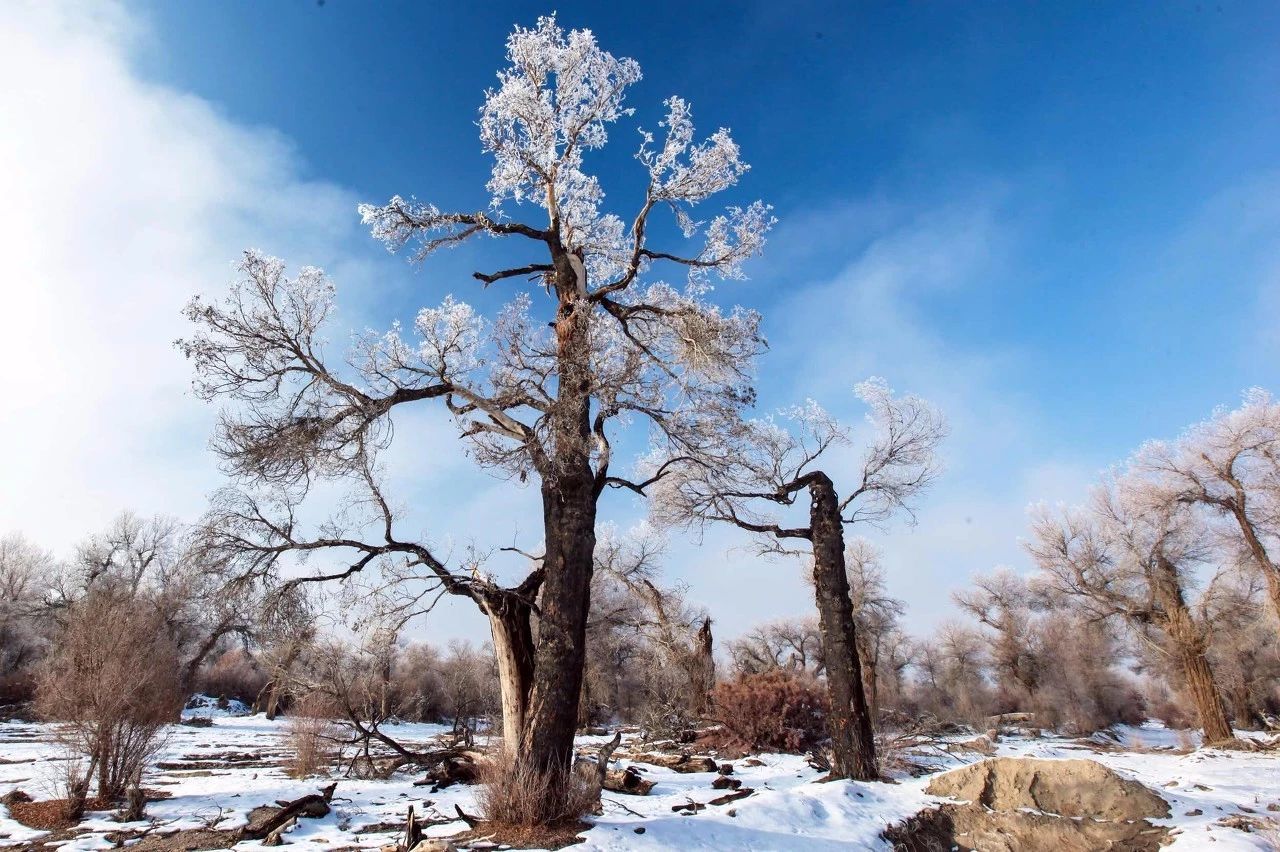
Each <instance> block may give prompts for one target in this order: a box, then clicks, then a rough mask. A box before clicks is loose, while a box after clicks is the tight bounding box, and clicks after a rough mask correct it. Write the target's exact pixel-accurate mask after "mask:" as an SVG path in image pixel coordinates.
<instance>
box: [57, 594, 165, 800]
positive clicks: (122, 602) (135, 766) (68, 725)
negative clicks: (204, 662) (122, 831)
mask: <svg viewBox="0 0 1280 852" xmlns="http://www.w3.org/2000/svg"><path fill="white" fill-rule="evenodd" d="M36 698H37V709H38V710H39V711H40V713H41V714H42V715H43V716H44V717H45V718H48V719H52V720H54V721H57V722H60V723H62V724H61V725H60V726H59V728H58V735H59V738H60V740H61V741H62V743H63V745H64V746H66V747H67V748H68V749H69V751H70V752H71V753H72V754H75V755H80V756H83V758H84V759H85V760H86V761H87V764H86V765H85V768H84V774H83V776H82V777H81V778H80V779H78V780H73V781H71V782H70V783H69V784H68V788H69V789H70V790H72V791H74V792H77V793H79V792H81V788H83V791H87V789H88V786H89V782H90V780H91V779H92V778H94V777H95V776H96V777H97V779H98V798H100V799H102V800H111V801H114V800H117V799H119V798H121V797H122V796H123V795H124V793H125V790H126V788H127V787H128V786H129V785H131V784H132V785H135V786H136V785H137V784H138V783H139V780H140V778H141V776H142V771H143V769H144V768H145V767H146V765H147V763H148V762H149V761H150V760H151V758H152V757H153V756H154V755H155V754H156V752H157V751H158V750H159V749H160V747H161V746H162V745H163V742H164V741H163V737H162V733H163V731H164V728H165V726H166V725H167V724H168V723H169V722H171V721H174V720H176V719H177V717H178V711H179V708H180V707H181V706H182V694H181V675H180V671H179V664H178V652H177V648H176V647H175V646H174V643H173V641H172V640H171V639H169V638H168V633H167V632H166V631H165V629H164V617H163V614H162V613H161V612H159V611H158V610H157V609H156V608H155V607H153V606H151V605H150V604H148V603H146V602H143V601H138V600H135V599H133V598H130V597H127V596H124V595H120V594H116V593H114V592H110V591H95V592H91V593H90V594H89V595H87V596H86V597H85V598H83V599H82V600H79V601H76V602H75V604H74V605H72V607H71V608H70V610H69V611H68V614H67V620H66V623H65V625H64V627H63V629H62V631H61V634H60V635H59V636H58V637H57V640H56V642H55V644H54V647H53V650H52V652H51V653H50V655H49V657H48V658H47V659H46V660H45V662H44V665H43V669H42V671H41V674H40V678H39V683H38V687H37V695H36ZM77 765H79V764H77Z"/></svg>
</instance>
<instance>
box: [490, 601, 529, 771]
mask: <svg viewBox="0 0 1280 852" xmlns="http://www.w3.org/2000/svg"><path fill="white" fill-rule="evenodd" d="M481 606H482V607H483V608H484V610H485V612H486V613H487V614H488V616H489V629H490V632H491V633H492V634H493V652H494V655H495V656H496V657H497V658H498V683H499V686H500V688H501V693H502V742H503V747H504V748H506V749H509V750H513V751H514V750H515V749H516V748H517V747H518V746H519V744H520V738H521V736H522V734H523V732H524V726H525V719H526V715H527V713H528V710H529V690H530V689H532V687H533V656H534V648H533V627H532V623H531V620H530V619H531V615H532V612H533V606H532V602H531V601H529V600H526V599H522V598H521V597H518V596H516V595H512V594H496V595H490V596H487V597H486V598H485V599H484V600H483V602H482V603H481Z"/></svg>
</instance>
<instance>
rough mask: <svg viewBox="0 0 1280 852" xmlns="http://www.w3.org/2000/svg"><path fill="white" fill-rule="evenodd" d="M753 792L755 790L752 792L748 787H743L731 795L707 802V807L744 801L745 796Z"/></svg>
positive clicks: (727, 794) (726, 794)
mask: <svg viewBox="0 0 1280 852" xmlns="http://www.w3.org/2000/svg"><path fill="white" fill-rule="evenodd" d="M754 792H755V790H752V789H751V788H750V787H743V788H742V789H741V790H735V791H734V792H732V793H725V794H724V795H723V796H717V797H716V798H714V799H712V800H711V801H709V802H707V804H708V805H727V804H729V803H730V802H736V801H738V799H745V798H746V797H747V796H750V795H751V794H752V793H754Z"/></svg>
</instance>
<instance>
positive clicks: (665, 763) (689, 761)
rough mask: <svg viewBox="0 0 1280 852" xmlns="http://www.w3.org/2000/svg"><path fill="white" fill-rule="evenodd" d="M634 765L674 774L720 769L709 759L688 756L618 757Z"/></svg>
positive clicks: (658, 754)
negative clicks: (646, 764) (659, 769)
mask: <svg viewBox="0 0 1280 852" xmlns="http://www.w3.org/2000/svg"><path fill="white" fill-rule="evenodd" d="M619 756H620V757H626V758H627V759H628V760H631V761H634V762H636V763H651V764H653V765H654V766H661V767H663V768H665V769H672V770H675V771H676V772H715V771H717V770H718V769H719V768H720V767H719V766H718V765H717V764H716V762H715V761H714V760H712V759H711V758H709V757H692V756H690V755H688V754H661V753H659V752H645V753H643V754H628V755H619Z"/></svg>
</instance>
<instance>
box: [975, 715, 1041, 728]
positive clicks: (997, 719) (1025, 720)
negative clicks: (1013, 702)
mask: <svg viewBox="0 0 1280 852" xmlns="http://www.w3.org/2000/svg"><path fill="white" fill-rule="evenodd" d="M1035 721H1036V714H1035V713H1001V714H999V715H998V716H988V717H987V727H988V728H999V727H1000V726H1002V725H1018V726H1022V727H1027V726H1030V725H1033V724H1034V723H1035Z"/></svg>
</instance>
